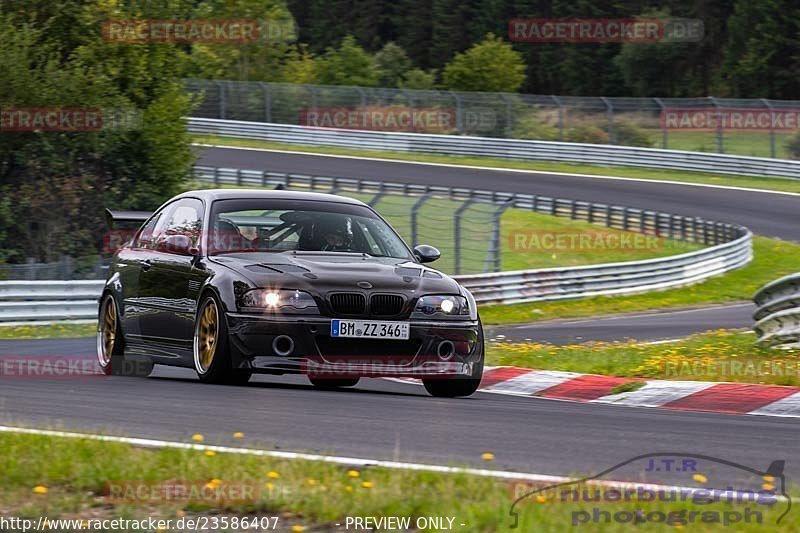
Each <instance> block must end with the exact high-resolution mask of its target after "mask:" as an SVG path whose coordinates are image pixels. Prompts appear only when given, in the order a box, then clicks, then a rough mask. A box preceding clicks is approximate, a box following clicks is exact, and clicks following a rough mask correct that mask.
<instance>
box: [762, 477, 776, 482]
mask: <svg viewBox="0 0 800 533" xmlns="http://www.w3.org/2000/svg"><path fill="white" fill-rule="evenodd" d="M764 481H766V482H767V483H772V482H773V481H775V478H774V477H772V476H769V475H768V476H764Z"/></svg>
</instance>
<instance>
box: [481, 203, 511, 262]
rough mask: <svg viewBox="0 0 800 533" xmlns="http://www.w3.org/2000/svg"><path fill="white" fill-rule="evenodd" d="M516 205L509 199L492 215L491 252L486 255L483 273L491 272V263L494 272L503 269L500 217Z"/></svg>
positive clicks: (488, 251)
mask: <svg viewBox="0 0 800 533" xmlns="http://www.w3.org/2000/svg"><path fill="white" fill-rule="evenodd" d="M513 203H514V201H513V200H512V199H508V200H506V201H505V202H503V203H502V204H500V206H499V207H498V208H497V209H495V211H494V213H492V236H491V238H490V240H489V250H487V253H486V262H485V263H484V267H483V271H484V272H489V263H490V262H491V263H492V264H493V268H494V270H492V272H500V269H501V268H502V266H503V265H502V258H501V256H502V250H501V248H502V247H501V246H500V217H501V216H502V215H503V212H504V211H505V210H506V209H508V208H509V207H511V205H512V204H513Z"/></svg>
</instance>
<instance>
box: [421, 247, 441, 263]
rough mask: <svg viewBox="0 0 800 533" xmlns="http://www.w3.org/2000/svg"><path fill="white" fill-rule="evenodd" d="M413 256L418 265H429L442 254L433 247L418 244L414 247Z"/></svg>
mask: <svg viewBox="0 0 800 533" xmlns="http://www.w3.org/2000/svg"><path fill="white" fill-rule="evenodd" d="M414 255H415V256H416V257H417V259H418V260H419V262H420V263H431V262H433V261H436V260H437V259H439V258H440V257H441V256H442V254H441V253H440V252H439V250H437V249H436V248H434V247H433V246H428V245H427V244H420V245H419V246H415V247H414Z"/></svg>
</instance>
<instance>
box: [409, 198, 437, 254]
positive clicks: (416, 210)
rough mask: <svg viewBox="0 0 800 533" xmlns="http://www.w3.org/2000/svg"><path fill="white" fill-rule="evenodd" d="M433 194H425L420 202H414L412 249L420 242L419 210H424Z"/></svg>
mask: <svg viewBox="0 0 800 533" xmlns="http://www.w3.org/2000/svg"><path fill="white" fill-rule="evenodd" d="M431 196H432V195H431V193H427V194H423V195H422V196H421V197H420V199H419V200H417V201H416V202H414V205H413V206H411V247H412V248H413V247H415V246H416V245H418V244H419V242H418V233H419V232H418V231H417V219H418V215H419V210H420V209H421V208H422V205H423V204H424V203H425V202H427V201H428V199H429V198H430V197H431Z"/></svg>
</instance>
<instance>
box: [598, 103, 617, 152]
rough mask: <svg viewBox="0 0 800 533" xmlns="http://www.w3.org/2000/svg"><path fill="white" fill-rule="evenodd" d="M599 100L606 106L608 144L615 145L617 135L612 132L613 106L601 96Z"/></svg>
mask: <svg viewBox="0 0 800 533" xmlns="http://www.w3.org/2000/svg"><path fill="white" fill-rule="evenodd" d="M600 100H602V101H603V103H604V104H605V105H606V116H607V118H608V142H609V143H610V144H617V135H616V133H615V132H614V106H613V105H611V101H610V100H609V99H608V98H606V97H605V96H601V97H600Z"/></svg>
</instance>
